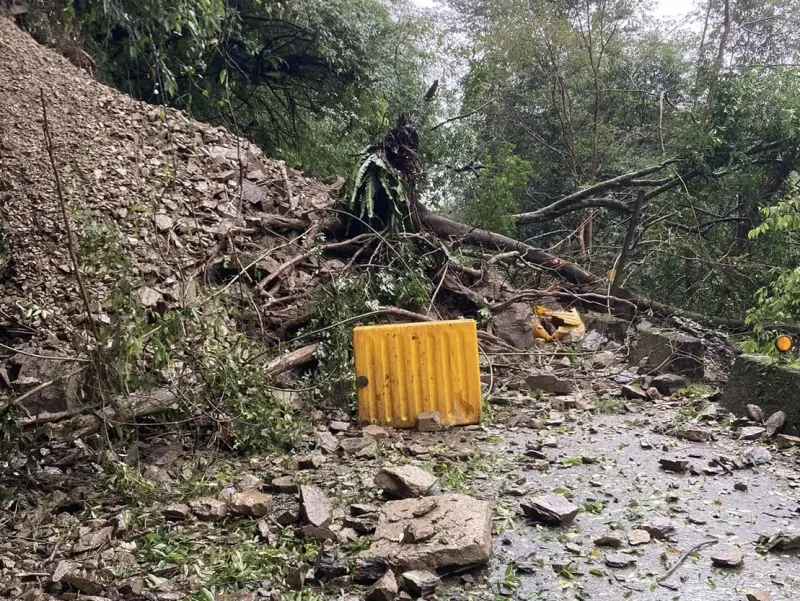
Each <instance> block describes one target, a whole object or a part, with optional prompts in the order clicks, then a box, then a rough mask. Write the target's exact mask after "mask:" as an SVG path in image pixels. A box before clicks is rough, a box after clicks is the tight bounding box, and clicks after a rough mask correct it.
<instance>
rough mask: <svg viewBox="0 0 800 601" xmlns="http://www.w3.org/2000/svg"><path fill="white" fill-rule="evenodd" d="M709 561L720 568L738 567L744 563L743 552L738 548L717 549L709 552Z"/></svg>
mask: <svg viewBox="0 0 800 601" xmlns="http://www.w3.org/2000/svg"><path fill="white" fill-rule="evenodd" d="M711 563H713V564H714V565H715V566H717V567H720V568H738V567H739V566H741V565H742V564H743V563H744V554H743V553H742V552H741V551H739V550H738V549H718V550H716V551H714V552H713V553H712V554H711Z"/></svg>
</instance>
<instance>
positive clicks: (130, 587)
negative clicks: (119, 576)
mask: <svg viewBox="0 0 800 601" xmlns="http://www.w3.org/2000/svg"><path fill="white" fill-rule="evenodd" d="M117 592H118V593H119V594H120V595H122V596H123V597H138V596H140V595H141V594H142V593H143V592H144V578H131V579H130V580H126V581H124V582H121V583H120V585H119V586H118V587H117Z"/></svg>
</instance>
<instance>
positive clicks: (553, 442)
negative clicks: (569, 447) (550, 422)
mask: <svg viewBox="0 0 800 601" xmlns="http://www.w3.org/2000/svg"><path fill="white" fill-rule="evenodd" d="M542 446H543V447H547V448H549V449H557V448H558V438H556V437H555V436H548V437H546V438H545V439H543V440H542Z"/></svg>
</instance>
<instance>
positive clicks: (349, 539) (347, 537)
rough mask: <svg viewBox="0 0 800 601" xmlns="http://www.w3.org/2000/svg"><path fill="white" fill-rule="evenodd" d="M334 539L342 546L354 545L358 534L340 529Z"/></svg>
mask: <svg viewBox="0 0 800 601" xmlns="http://www.w3.org/2000/svg"><path fill="white" fill-rule="evenodd" d="M336 539H337V540H338V541H339V543H341V544H343V545H346V544H347V543H354V542H356V541H357V540H358V532H356V531H355V530H353V529H352V528H342V529H341V530H340V531H339V533H338V534H337V535H336Z"/></svg>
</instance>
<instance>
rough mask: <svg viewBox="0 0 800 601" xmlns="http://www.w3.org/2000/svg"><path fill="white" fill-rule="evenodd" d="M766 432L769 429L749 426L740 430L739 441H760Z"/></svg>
mask: <svg viewBox="0 0 800 601" xmlns="http://www.w3.org/2000/svg"><path fill="white" fill-rule="evenodd" d="M766 431H767V429H766V428H762V427H761V426H748V427H747V428H742V429H741V430H739V440H758V439H759V438H761V435H762V434H764V432H766Z"/></svg>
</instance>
